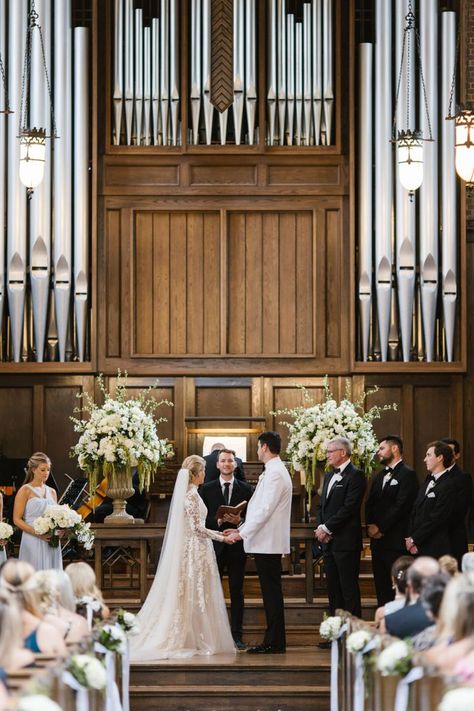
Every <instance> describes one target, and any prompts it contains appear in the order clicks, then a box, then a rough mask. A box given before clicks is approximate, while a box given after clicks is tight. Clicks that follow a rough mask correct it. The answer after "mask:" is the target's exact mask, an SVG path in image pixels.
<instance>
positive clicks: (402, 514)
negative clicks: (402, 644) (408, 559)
mask: <svg viewBox="0 0 474 711" xmlns="http://www.w3.org/2000/svg"><path fill="white" fill-rule="evenodd" d="M402 454H403V442H402V440H401V439H400V437H397V436H396V435H388V436H387V437H384V438H383V439H382V440H380V444H379V448H378V452H377V456H378V458H379V459H380V462H381V464H382V465H383V466H384V468H383V469H382V470H381V471H379V472H378V473H377V474H375V476H374V477H373V479H372V484H371V487H370V493H369V496H368V497H367V502H366V505H365V521H366V524H367V535H368V536H369V538H370V548H371V551H372V568H373V572H374V581H375V590H376V593H377V604H378V605H379V606H381V605H385V603H386V602H389V601H390V600H393V598H394V591H393V587H392V578H391V575H390V571H391V569H392V565H393V563H394V562H395V561H396V560H397V558H400V556H402V555H406V548H405V536H406V534H407V530H408V524H409V522H410V513H411V510H412V508H413V504H414V502H415V499H416V496H417V494H418V479H417V477H416V473H415V472H414V471H413V469H411V468H410V467H408V466H407V465H406V464H405V462H404V461H403V460H402Z"/></svg>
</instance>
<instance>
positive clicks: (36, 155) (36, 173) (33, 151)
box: [20, 128, 46, 190]
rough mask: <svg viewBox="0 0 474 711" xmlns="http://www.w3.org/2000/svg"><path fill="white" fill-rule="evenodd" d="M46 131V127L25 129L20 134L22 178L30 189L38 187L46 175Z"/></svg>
mask: <svg viewBox="0 0 474 711" xmlns="http://www.w3.org/2000/svg"><path fill="white" fill-rule="evenodd" d="M45 160H46V132H45V130H44V129H41V128H40V129H35V128H34V129H31V130H30V131H23V132H22V133H21V135H20V180H21V182H22V183H23V185H24V186H25V187H26V188H28V189H29V190H33V188H36V187H37V186H38V185H39V184H40V183H41V181H42V180H43V177H44V165H45Z"/></svg>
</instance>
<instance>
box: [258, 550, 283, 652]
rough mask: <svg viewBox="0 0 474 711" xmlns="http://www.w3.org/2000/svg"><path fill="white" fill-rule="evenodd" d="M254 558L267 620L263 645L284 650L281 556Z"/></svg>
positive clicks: (261, 555) (265, 554)
mask: <svg viewBox="0 0 474 711" xmlns="http://www.w3.org/2000/svg"><path fill="white" fill-rule="evenodd" d="M254 557H255V565H256V567H257V573H258V577H259V580H260V587H261V589H262V597H263V606H264V608H265V617H266V620H267V629H266V631H265V637H264V639H263V644H265V645H270V646H272V647H278V648H279V649H285V648H286V636H285V609H284V604H283V590H282V587H281V554H280V553H255V556H254Z"/></svg>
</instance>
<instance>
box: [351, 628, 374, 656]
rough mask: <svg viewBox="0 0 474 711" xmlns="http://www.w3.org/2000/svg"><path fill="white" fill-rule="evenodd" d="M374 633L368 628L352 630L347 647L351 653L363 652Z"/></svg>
mask: <svg viewBox="0 0 474 711" xmlns="http://www.w3.org/2000/svg"><path fill="white" fill-rule="evenodd" d="M371 639H372V635H371V634H370V632H368V631H367V630H358V631H357V632H352V634H350V635H349V637H348V638H347V640H346V647H347V649H348V651H349V652H351V654H355V653H356V652H361V651H362V650H363V649H364V647H365V645H366V644H367V643H368V642H370V640H371Z"/></svg>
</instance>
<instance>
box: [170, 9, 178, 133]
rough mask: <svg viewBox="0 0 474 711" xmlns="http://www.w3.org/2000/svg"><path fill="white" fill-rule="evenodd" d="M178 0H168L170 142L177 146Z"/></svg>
mask: <svg viewBox="0 0 474 711" xmlns="http://www.w3.org/2000/svg"><path fill="white" fill-rule="evenodd" d="M178 33H179V23H178V0H170V43H171V48H170V101H171V142H172V145H173V146H177V145H178V143H179V140H178V112H179V58H178V57H179V54H178V51H179V44H178Z"/></svg>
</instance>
